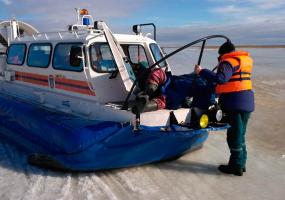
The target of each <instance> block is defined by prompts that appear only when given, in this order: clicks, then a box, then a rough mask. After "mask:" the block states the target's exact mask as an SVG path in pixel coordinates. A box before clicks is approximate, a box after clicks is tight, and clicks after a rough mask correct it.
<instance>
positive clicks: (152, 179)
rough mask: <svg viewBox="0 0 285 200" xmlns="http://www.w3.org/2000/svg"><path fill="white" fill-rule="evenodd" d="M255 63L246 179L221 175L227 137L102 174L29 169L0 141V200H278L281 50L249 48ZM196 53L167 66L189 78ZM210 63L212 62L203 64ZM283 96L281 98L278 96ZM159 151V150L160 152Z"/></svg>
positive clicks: (282, 137) (282, 183)
mask: <svg viewBox="0 0 285 200" xmlns="http://www.w3.org/2000/svg"><path fill="white" fill-rule="evenodd" d="M249 51H250V52H251V54H252V55H253V57H254V59H255V69H254V73H255V74H254V86H255V90H256V111H255V112H254V113H253V116H252V118H251V120H250V122H249V127H248V143H249V145H248V147H249V159H248V164H247V172H246V173H245V175H244V176H243V177H235V176H226V175H222V174H220V173H219V172H218V171H217V169H216V167H217V165H219V164H221V163H226V161H227V159H228V155H229V153H228V149H227V145H226V143H225V133H224V132H218V133H212V134H211V135H210V136H209V139H208V141H206V143H205V145H204V147H203V148H202V149H201V150H199V151H196V152H193V153H190V154H187V155H185V156H183V157H182V158H180V159H178V160H176V161H171V162H165V163H160V164H151V165H146V166H141V167H134V168H127V169H120V170H112V171H101V172H94V173H62V172H54V171H50V170H45V169H39V168H36V167H33V166H30V165H28V164H27V161H26V157H25V155H24V154H23V153H21V152H19V151H17V150H15V149H14V148H13V147H12V146H10V145H8V144H7V143H6V142H5V141H4V140H0V141H1V142H0V199H1V200H8V199H13V200H14V199H24V200H33V199H34V200H38V199H53V200H54V199H61V200H72V199H74V200H78V199H92V200H93V199H96V200H100V199H123V200H128V199H131V200H133V199H136V200H137V199H138V200H140V199H141V200H146V199H164V200H167V199H175V200H176V199H180V200H188V199H190V200H191V199H193V200H197V199H199V200H201V199H202V200H203V199H205V200H211V199H213V200H218V199H231V200H235V199H237V200H238V199H250V200H252V199H253V200H254V199H258V200H259V199H276V200H278V199H280V200H283V199H284V196H285V190H284V187H285V171H284V169H285V159H284V158H283V156H284V154H285V145H284V144H285V134H284V133H285V131H284V127H283V125H284V124H285V117H284V116H283V114H284V113H285V105H284V103H285V101H284V99H285V98H283V97H280V95H278V94H281V93H282V92H283V94H284V89H285V84H284V80H285V73H284V61H285V59H284V55H285V49H249ZM191 52H194V51H186V52H183V53H182V54H180V55H179V56H178V57H176V58H175V59H171V60H170V63H171V64H172V65H173V66H174V64H175V66H176V68H173V71H175V73H177V74H183V73H189V72H192V71H193V65H194V64H195V61H196V60H195V61H194V59H195V57H194V56H192V57H193V61H190V58H192V57H191V56H189V54H188V53H190V54H191ZM216 57H217V55H216V52H215V51H213V50H212V51H206V54H205V56H204V60H203V62H202V65H204V66H211V67H209V68H212V66H214V65H215V64H216ZM207 58H210V59H208V60H207V61H206V59H207ZM281 96H282V95H281ZM158 148H159V147H158Z"/></svg>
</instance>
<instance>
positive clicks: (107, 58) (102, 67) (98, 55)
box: [90, 43, 118, 73]
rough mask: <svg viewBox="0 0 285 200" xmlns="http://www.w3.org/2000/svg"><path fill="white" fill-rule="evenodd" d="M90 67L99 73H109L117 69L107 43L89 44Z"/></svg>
mask: <svg viewBox="0 0 285 200" xmlns="http://www.w3.org/2000/svg"><path fill="white" fill-rule="evenodd" d="M90 58H91V66H92V68H93V69H94V70H95V71H96V72H99V73H111V72H114V71H117V70H118V67H117V64H116V62H115V60H114V56H113V54H112V52H111V49H110V47H109V45H108V44H107V43H94V44H92V45H91V46H90Z"/></svg>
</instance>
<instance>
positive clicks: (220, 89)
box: [216, 51, 253, 94]
mask: <svg viewBox="0 0 285 200" xmlns="http://www.w3.org/2000/svg"><path fill="white" fill-rule="evenodd" d="M220 62H228V63H230V64H231V66H232V67H233V68H234V69H235V68H237V69H236V71H235V72H234V73H233V75H232V77H231V78H230V80H229V81H228V82H227V83H224V84H218V85H217V86H216V93H217V94H222V93H228V92H239V91H243V90H251V89H252V82H251V72H252V66H253V61H252V59H251V58H250V57H249V54H248V53H247V52H242V51H236V52H232V53H228V54H225V55H223V56H222V58H221V60H220Z"/></svg>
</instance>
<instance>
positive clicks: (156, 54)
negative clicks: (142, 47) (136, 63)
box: [150, 44, 167, 67]
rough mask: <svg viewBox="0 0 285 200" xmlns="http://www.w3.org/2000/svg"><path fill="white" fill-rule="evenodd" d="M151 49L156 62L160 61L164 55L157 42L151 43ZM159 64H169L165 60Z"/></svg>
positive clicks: (163, 65) (164, 65) (162, 65)
mask: <svg viewBox="0 0 285 200" xmlns="http://www.w3.org/2000/svg"><path fill="white" fill-rule="evenodd" d="M150 50H151V52H152V55H153V57H154V59H155V61H156V62H157V61H159V60H160V59H161V58H162V57H163V56H162V53H161V51H160V49H159V47H158V46H157V44H150ZM159 66H160V67H166V66H167V64H166V62H165V61H163V62H161V63H160V64H159Z"/></svg>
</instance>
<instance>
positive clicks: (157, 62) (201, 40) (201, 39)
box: [122, 35, 231, 110]
mask: <svg viewBox="0 0 285 200" xmlns="http://www.w3.org/2000/svg"><path fill="white" fill-rule="evenodd" d="M213 38H224V39H226V40H227V41H231V40H230V39H229V38H228V37H226V36H224V35H210V36H206V37H203V38H200V39H198V40H195V41H194V42H190V43H189V44H186V45H184V46H182V47H180V48H179V49H177V50H175V51H173V52H171V53H170V54H168V55H166V56H164V57H163V58H161V59H160V60H158V61H156V62H155V63H154V64H153V65H151V66H150V67H149V68H148V70H146V71H145V72H143V73H142V74H140V75H139V76H138V77H137V78H136V79H135V81H134V83H133V85H132V87H131V90H130V91H129V93H128V95H127V97H126V99H125V101H124V104H123V106H122V110H127V109H128V101H129V98H130V96H131V94H132V93H133V90H134V88H135V86H136V84H137V82H138V80H139V79H141V78H142V77H143V75H144V74H145V73H147V72H149V71H150V70H151V69H152V68H154V67H155V66H157V65H158V64H159V63H161V62H163V61H165V60H166V59H167V58H169V57H171V56H173V55H175V54H177V53H179V52H180V51H182V50H184V49H187V48H189V47H191V46H193V45H195V44H197V43H200V42H203V44H202V47H201V51H200V55H199V59H198V63H197V64H198V65H200V63H201V60H202V56H203V52H204V48H205V44H206V41H207V40H209V39H213ZM164 67H165V66H164ZM164 67H162V68H164Z"/></svg>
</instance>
